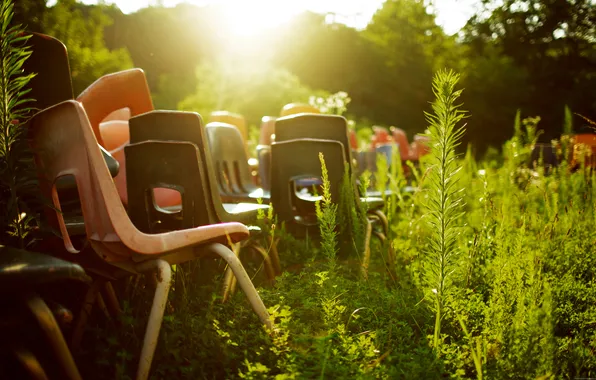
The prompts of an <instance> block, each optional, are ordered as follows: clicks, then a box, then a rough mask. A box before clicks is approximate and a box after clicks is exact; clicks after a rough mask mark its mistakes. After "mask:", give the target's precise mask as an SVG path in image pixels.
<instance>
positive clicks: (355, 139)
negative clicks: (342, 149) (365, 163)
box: [348, 128, 358, 150]
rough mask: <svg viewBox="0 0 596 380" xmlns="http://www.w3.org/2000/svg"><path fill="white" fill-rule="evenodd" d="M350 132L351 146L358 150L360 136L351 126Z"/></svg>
mask: <svg viewBox="0 0 596 380" xmlns="http://www.w3.org/2000/svg"><path fill="white" fill-rule="evenodd" d="M348 133H349V134H350V148H352V150H358V137H357V136H356V131H355V130H353V129H351V128H350V130H349V131H348Z"/></svg>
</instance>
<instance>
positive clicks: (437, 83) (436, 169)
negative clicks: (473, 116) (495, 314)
mask: <svg viewBox="0 0 596 380" xmlns="http://www.w3.org/2000/svg"><path fill="white" fill-rule="evenodd" d="M458 80H459V75H457V74H455V73H454V72H452V71H449V72H447V71H439V72H438V73H437V74H436V75H435V78H434V80H433V92H434V94H435V96H436V100H435V101H434V102H433V104H432V109H433V113H432V114H430V113H427V114H426V117H427V120H428V122H429V124H430V126H429V137H430V139H431V153H430V154H431V157H432V161H431V171H430V174H429V176H428V179H427V181H428V203H427V204H426V209H427V212H428V215H427V223H428V224H429V227H430V228H431V229H432V231H431V235H430V237H429V250H428V256H427V257H426V271H427V272H426V280H427V282H428V284H429V285H430V286H432V292H433V293H434V294H435V296H434V298H435V305H434V308H435V312H436V317H435V331H434V347H435V348H436V349H438V348H439V343H440V334H441V320H442V319H443V313H444V308H445V298H446V293H447V291H448V290H449V287H450V284H451V279H450V276H451V274H452V273H453V271H454V270H455V266H456V260H457V256H458V255H459V253H460V250H459V248H458V246H457V243H458V238H459V234H460V231H459V229H458V228H457V225H456V224H457V223H458V220H459V219H460V218H461V216H462V215H463V212H462V211H463V210H462V206H463V196H462V192H463V189H462V188H461V187H459V186H458V185H459V183H458V172H459V170H460V168H459V164H458V161H457V155H456V153H455V148H456V147H457V146H458V145H459V141H460V139H461V136H462V135H463V133H464V129H463V127H461V126H458V123H459V122H460V121H462V120H463V119H464V117H465V112H464V111H462V110H460V109H459V106H458V105H456V101H457V98H458V97H459V96H460V94H461V90H455V86H456V85H457V82H458Z"/></svg>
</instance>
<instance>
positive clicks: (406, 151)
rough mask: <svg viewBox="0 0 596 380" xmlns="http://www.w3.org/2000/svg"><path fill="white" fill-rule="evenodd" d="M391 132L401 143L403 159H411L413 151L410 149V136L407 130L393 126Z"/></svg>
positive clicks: (398, 142) (395, 139)
mask: <svg viewBox="0 0 596 380" xmlns="http://www.w3.org/2000/svg"><path fill="white" fill-rule="evenodd" d="M390 130H391V134H392V136H393V140H394V141H395V142H396V143H397V144H399V155H400V156H401V160H402V161H406V160H411V159H412V152H411V150H410V144H409V143H408V136H407V135H406V132H405V131H404V130H403V129H401V128H395V127H391V128H390Z"/></svg>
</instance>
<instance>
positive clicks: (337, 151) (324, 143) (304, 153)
mask: <svg viewBox="0 0 596 380" xmlns="http://www.w3.org/2000/svg"><path fill="white" fill-rule="evenodd" d="M319 152H320V153H323V156H324V159H325V165H326V167H327V172H328V175H329V182H330V184H331V198H332V200H333V202H335V203H337V202H338V201H339V194H340V186H341V183H342V179H343V174H344V170H345V165H346V164H347V161H346V159H345V156H344V147H343V146H342V144H341V143H339V142H337V141H331V140H320V139H300V140H288V141H283V142H275V143H273V144H272V145H271V158H272V159H271V203H272V204H273V209H274V210H275V213H276V214H277V216H278V220H279V221H280V222H281V221H286V222H288V221H289V222H293V221H295V216H297V215H296V214H297V213H296V212H295V211H294V210H295V208H296V205H295V203H294V201H295V199H296V196H295V194H294V191H295V190H294V186H293V183H294V182H295V181H296V180H298V179H301V178H313V177H317V178H321V177H322V171H321V162H320V160H319ZM313 207H314V205H313ZM301 209H303V207H301ZM313 212H314V208H313Z"/></svg>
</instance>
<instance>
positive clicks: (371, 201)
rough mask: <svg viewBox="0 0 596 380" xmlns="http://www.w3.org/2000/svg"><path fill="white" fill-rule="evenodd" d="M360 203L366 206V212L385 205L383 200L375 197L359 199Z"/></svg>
mask: <svg viewBox="0 0 596 380" xmlns="http://www.w3.org/2000/svg"><path fill="white" fill-rule="evenodd" d="M367 195H368V194H367ZM360 202H361V203H364V204H366V208H367V209H368V210H372V209H377V208H382V207H383V206H384V205H385V201H384V200H383V198H376V197H362V198H360Z"/></svg>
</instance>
